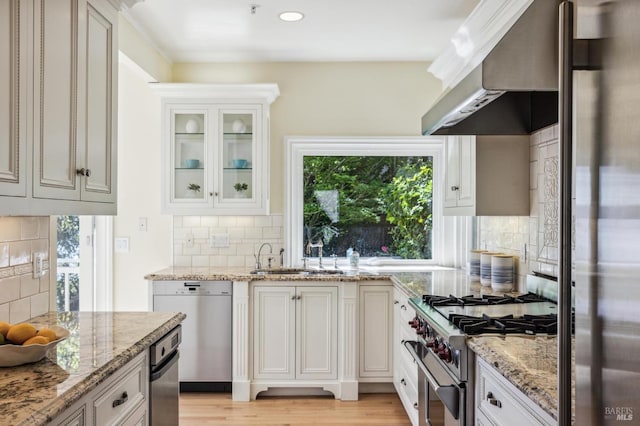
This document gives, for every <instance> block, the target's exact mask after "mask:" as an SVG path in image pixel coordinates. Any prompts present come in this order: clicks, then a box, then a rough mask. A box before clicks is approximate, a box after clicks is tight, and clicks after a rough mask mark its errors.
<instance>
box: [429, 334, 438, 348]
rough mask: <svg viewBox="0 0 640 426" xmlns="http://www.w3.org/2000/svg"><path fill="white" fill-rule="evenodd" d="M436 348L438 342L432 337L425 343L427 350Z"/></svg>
mask: <svg viewBox="0 0 640 426" xmlns="http://www.w3.org/2000/svg"><path fill="white" fill-rule="evenodd" d="M437 346H438V341H437V340H436V338H435V337H433V338H432V339H431V340H429V341H428V342H427V347H428V348H434V349H435V348H436V347H437Z"/></svg>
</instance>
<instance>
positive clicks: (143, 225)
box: [138, 217, 147, 232]
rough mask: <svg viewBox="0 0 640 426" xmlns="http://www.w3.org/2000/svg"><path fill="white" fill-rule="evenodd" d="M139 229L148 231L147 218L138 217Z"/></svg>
mask: <svg viewBox="0 0 640 426" xmlns="http://www.w3.org/2000/svg"><path fill="white" fill-rule="evenodd" d="M138 231H140V232H147V218H146V217H139V218H138Z"/></svg>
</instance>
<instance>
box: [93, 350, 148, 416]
mask: <svg viewBox="0 0 640 426" xmlns="http://www.w3.org/2000/svg"><path fill="white" fill-rule="evenodd" d="M143 359H146V358H143ZM144 380H145V374H144V365H143V364H142V363H138V364H136V365H135V366H134V367H133V368H132V369H131V370H129V371H128V372H126V373H125V374H124V375H123V376H122V377H121V378H120V379H118V380H117V381H116V382H115V383H114V384H113V385H111V386H109V388H107V389H106V390H105V391H104V392H103V393H102V394H100V396H99V397H98V398H97V399H95V400H94V401H93V408H94V411H93V412H94V416H93V417H94V421H95V424H97V425H111V424H116V423H120V421H121V420H122V419H124V418H126V417H128V416H129V415H130V413H131V412H132V411H133V410H135V409H136V408H137V407H138V406H139V405H140V404H141V403H142V402H144V401H145V395H144V389H145V387H144V385H145V383H144Z"/></svg>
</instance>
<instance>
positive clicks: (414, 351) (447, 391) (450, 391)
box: [403, 340, 460, 420]
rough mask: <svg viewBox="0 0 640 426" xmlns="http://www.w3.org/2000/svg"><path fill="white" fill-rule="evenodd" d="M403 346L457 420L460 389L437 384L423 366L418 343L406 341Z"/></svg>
mask: <svg viewBox="0 0 640 426" xmlns="http://www.w3.org/2000/svg"><path fill="white" fill-rule="evenodd" d="M403 344H404V347H405V348H407V350H408V351H409V353H410V354H411V356H412V357H413V359H414V360H415V361H416V363H417V364H418V367H419V368H420V371H422V374H424V376H425V377H426V378H427V380H428V381H429V384H430V385H431V387H432V388H433V390H434V391H435V393H436V394H437V395H438V397H439V398H440V400H441V401H442V402H443V403H444V405H445V406H446V407H447V409H448V410H449V412H450V413H451V414H452V415H453V417H454V418H455V419H456V420H457V419H458V418H459V417H460V393H459V392H460V389H459V388H458V387H457V386H456V385H446V386H441V385H440V383H438V381H437V380H436V378H435V377H433V374H431V372H430V371H429V370H428V369H427V366H426V365H424V361H422V357H421V356H420V355H419V354H418V348H419V347H423V346H422V344H421V343H420V342H416V341H414V340H406V341H405V342H404V343H403Z"/></svg>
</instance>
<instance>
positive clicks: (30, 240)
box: [0, 217, 49, 323]
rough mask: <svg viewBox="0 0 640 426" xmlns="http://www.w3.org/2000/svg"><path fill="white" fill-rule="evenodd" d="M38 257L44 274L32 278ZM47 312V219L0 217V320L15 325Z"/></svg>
mask: <svg viewBox="0 0 640 426" xmlns="http://www.w3.org/2000/svg"><path fill="white" fill-rule="evenodd" d="M35 254H41V255H42V256H43V259H44V269H45V271H46V273H45V274H44V276H42V277H40V278H33V265H32V259H33V256H34V255H35ZM48 311H49V217H0V321H8V322H10V323H16V322H21V321H26V320H28V319H29V318H32V317H34V316H37V315H40V314H43V313H45V312H48Z"/></svg>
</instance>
